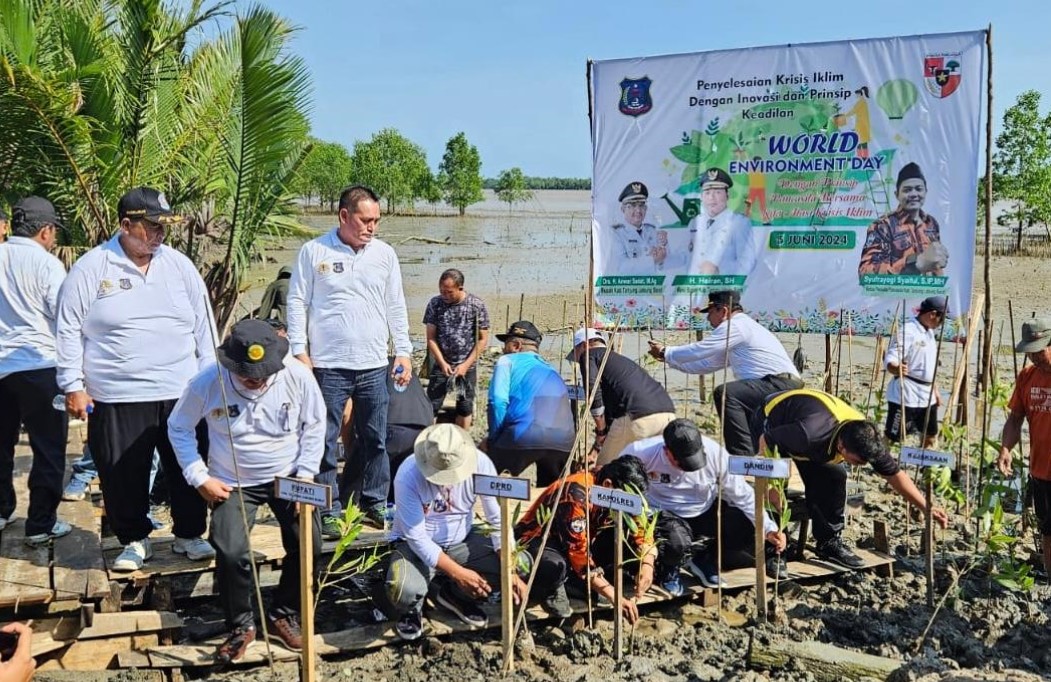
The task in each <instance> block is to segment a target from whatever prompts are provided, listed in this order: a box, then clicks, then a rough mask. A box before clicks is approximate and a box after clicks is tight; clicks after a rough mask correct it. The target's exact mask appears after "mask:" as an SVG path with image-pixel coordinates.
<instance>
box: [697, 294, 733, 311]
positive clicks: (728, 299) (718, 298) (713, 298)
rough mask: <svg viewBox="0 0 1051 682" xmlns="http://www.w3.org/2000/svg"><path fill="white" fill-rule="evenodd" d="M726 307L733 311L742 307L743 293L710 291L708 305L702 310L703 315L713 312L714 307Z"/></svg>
mask: <svg viewBox="0 0 1051 682" xmlns="http://www.w3.org/2000/svg"><path fill="white" fill-rule="evenodd" d="M715 305H725V306H728V307H729V308H730V309H731V310H733V309H739V308H740V307H741V292H739V291H709V292H708V305H706V306H704V307H703V308H701V312H702V313H706V312H708V311H709V310H711V308H712V306H715Z"/></svg>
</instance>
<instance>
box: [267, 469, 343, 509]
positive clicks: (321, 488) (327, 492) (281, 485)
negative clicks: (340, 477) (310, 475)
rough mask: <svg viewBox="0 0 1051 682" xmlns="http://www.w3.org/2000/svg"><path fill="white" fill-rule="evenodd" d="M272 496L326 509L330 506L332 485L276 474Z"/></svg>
mask: <svg viewBox="0 0 1051 682" xmlns="http://www.w3.org/2000/svg"><path fill="white" fill-rule="evenodd" d="M274 497H276V498H277V499H279V500H286V501H288V502H300V503H302V504H310V505H313V506H315V507H321V508H322V509H328V508H329V507H331V506H332V486H329V485H325V484H323V483H314V482H313V481H301V480H299V479H298V478H286V477H283V476H278V477H277V478H275V479H274Z"/></svg>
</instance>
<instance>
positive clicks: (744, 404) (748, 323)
mask: <svg viewBox="0 0 1051 682" xmlns="http://www.w3.org/2000/svg"><path fill="white" fill-rule="evenodd" d="M701 312H704V313H706V314H707V315H708V324H710V325H711V326H712V333H711V334H709V335H707V336H706V337H705V338H704V339H703V340H701V341H697V342H695V343H691V344H687V345H685V346H672V347H668V348H666V347H664V346H663V345H662V344H660V343H658V342H656V341H650V355H652V356H653V357H655V358H656V359H658V360H661V361H663V362H667V363H668V366H669V367H672V368H674V369H677V370H679V371H680V372H686V373H688V374H701V375H705V374H714V373H716V372H721V371H723V370H724V369H725V368H726V367H727V366H729V367H730V369H732V370H733V373H734V379H735V380H734V381H728V382H726V383H725V384H723V385H721V386H719V387H718V388H716V389H715V396H714V397H715V409H716V411H717V412H718V413H719V415H720V418H721V419H722V420H723V443H724V444H725V445H726V449H727V450H729V451H730V454H731V455H738V456H744V457H747V456H748V455H751V454H753V453H754V450H752V431H751V421H752V415H753V414H755V411H756V409H758V407H759V406H760V405H761V404H762V403H763V401H764V400H765V399H766V397H767V396H768V395H770V394H771V393H776V392H778V391H786V390H788V389H792V388H802V386H803V380H802V379H800V378H799V371H798V370H797V369H796V366H795V365H794V364H792V360H791V358H789V357H788V353H787V352H786V351H785V347H784V346H782V345H781V342H780V341H778V340H777V337H776V336H774V335H773V334H772V333H771V332H770V331H769V330H768V329H767V328H766V327H764V326H762V325H761V324H759V323H758V322H756V321H755V320H753V319H752V318H750V317H748V315H747V314H746V313H745V312H744V309H743V308H741V295H740V294H739V293H738V292H736V291H713V292H711V293H710V294H708V305H707V306H706V307H705V308H704V309H703V310H702V311H701ZM727 336H729V341H727ZM724 401H725V405H724Z"/></svg>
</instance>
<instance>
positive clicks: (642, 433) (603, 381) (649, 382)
mask: <svg viewBox="0 0 1051 682" xmlns="http://www.w3.org/2000/svg"><path fill="white" fill-rule="evenodd" d="M607 356H608V357H607ZM603 358H606V360H605V363H606V365H605V368H603V367H602V362H603ZM566 359H567V360H569V361H570V362H578V363H580V376H582V377H585V380H586V381H587V384H588V386H587V389H588V395H590V394H591V393H594V394H595V399H594V400H593V401H592V403H591V417H592V419H594V420H595V437H596V441H595V448H596V449H597V450H598V462H597V464H598V466H602V465H603V464H606V463H607V462H610V461H611V460H612V459H613V458H614V457H616V456H617V455H619V454H620V453H621V451H622V450H624V448H626V447H627V446H628V445H631V444H632V443H634V442H635V441H637V440H641V439H643V438H650V437H651V436H659V435H660V434H661V433H662V432H663V431H664V427H665V426H667V425H668V424H669V423H670V422H671V421H672V420H673V419H675V403H673V402H672V400H671V396H669V395H668V392H667V391H666V390H664V387H663V386H661V385H660V384H659V383H657V381H656V380H655V379H654V378H653V377H651V376H650V375H649V372H647V371H646V370H644V369H643V368H642V367H639V366H638V365H637V364H636V363H634V362H632V361H631V360H629V359H628V358H626V357H624V356H623V355H621V354H620V353H617V352H614V351H612V350H610V349H608V348H606V342H605V340H604V339H603V338H602V334H600V333H599V332H598V331H596V330H594V329H584V328H581V329H578V330H577V333H576V334H574V335H573V350H571V351H569V354H568V355H566ZM599 369H602V376H601V377H599ZM596 385H597V387H598V390H596Z"/></svg>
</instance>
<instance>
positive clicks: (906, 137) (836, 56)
mask: <svg viewBox="0 0 1051 682" xmlns="http://www.w3.org/2000/svg"><path fill="white" fill-rule="evenodd" d="M984 57H985V32H984V31H973V32H967V33H947V34H939V35H920V36H908V37H901V38H880V39H872V40H850V41H841V42H828V43H813V44H801V45H800V44H793V45H777V46H770V47H759V48H748V49H741V50H721V51H716V52H701V53H695V54H678V55H668V56H660V57H645V58H637V57H630V58H628V59H616V60H608V61H597V62H592V63H591V64H590V73H589V76H590V78H589V83H590V86H591V93H590V94H591V102H592V107H591V121H592V139H593V140H594V143H593V144H594V147H593V190H592V196H593V206H592V215H593V216H594V220H593V222H592V237H593V240H592V242H593V246H594V266H595V282H594V284H595V299H596V304H597V306H596V319H595V322H596V323H597V324H599V325H600V326H601V325H606V326H609V325H613V324H615V323H618V324H620V325H621V326H628V327H631V326H634V327H668V328H673V329H690V328H698V327H703V326H704V325H705V324H706V321H705V315H704V314H703V313H702V312H701V309H702V308H703V307H704V304H705V301H706V296H707V293H708V292H709V291H713V290H720V289H737V290H742V291H743V294H742V299H743V305H744V308H745V310H747V311H749V314H751V315H753V316H754V317H755V318H756V319H757V320H758V321H759V322H760V323H761V324H763V325H765V326H766V327H768V328H770V329H771V330H774V331H782V332H793V333H794V332H812V333H837V332H840V331H844V332H849V333H853V334H859V335H875V334H880V333H886V332H887V330H888V329H889V328H890V325H891V323H892V322H893V318H894V309H895V305H896V304H899V303H900V301H901V300H902V299H906V300H907V308H908V309H914V308H916V307H917V306H918V304H919V302H920V301H921V300H922V299H923V298H925V297H926V296H929V295H931V294H947V295H948V297H949V310H950V314H951V315H953V316H954V319H953V320H949V321H947V332H948V333H949V334H950V338H952V337H953V336H955V335H957V334H958V332H957V328H958V321H959V319H960V317H959V316H961V315H963V314H964V313H966V312H967V308H968V306H969V304H970V299H971V277H972V271H973V262H974V234H975V209H976V205H975V201H974V188H975V187H976V186H977V183H978V178H977V173H978V140H979V130H980V118H981V111H982V106H981V89H982V87H981V84H982V82H983V81H984V79H985V76H984V73H983V72H984V69H985V63H984ZM841 311H842V312H841ZM900 316H901V315H900V313H899V315H898V317H899V318H900Z"/></svg>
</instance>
